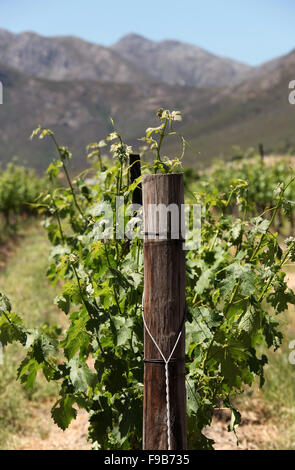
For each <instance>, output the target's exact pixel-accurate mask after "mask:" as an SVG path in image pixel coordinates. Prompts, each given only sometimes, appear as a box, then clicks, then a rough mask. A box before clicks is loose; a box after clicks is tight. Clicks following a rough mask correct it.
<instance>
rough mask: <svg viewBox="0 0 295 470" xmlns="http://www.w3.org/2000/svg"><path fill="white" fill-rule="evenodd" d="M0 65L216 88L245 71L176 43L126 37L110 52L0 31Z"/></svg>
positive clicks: (42, 73)
mask: <svg viewBox="0 0 295 470" xmlns="http://www.w3.org/2000/svg"><path fill="white" fill-rule="evenodd" d="M0 62H1V63H3V64H6V65H9V66H11V67H14V68H16V69H17V70H19V71H20V72H24V73H26V74H28V75H33V76H36V77H40V78H46V79H50V80H57V81H58V80H70V81H73V80H96V81H104V82H113V83H142V81H143V80H145V81H146V80H148V81H149V80H152V81H161V82H163V83H168V84H170V85H175V84H177V85H188V86H200V87H219V86H224V85H229V84H232V83H237V82H238V81H240V80H241V79H242V78H243V76H244V75H245V74H246V73H249V72H250V71H251V67H249V66H247V65H245V64H241V63H239V62H236V61H233V60H230V59H227V58H223V57H217V56H215V55H213V54H210V53H209V52H206V51H204V50H203V49H200V48H199V47H196V46H191V45H189V44H184V43H181V42H178V41H162V42H154V41H150V40H148V39H145V38H143V37H142V36H138V35H136V34H130V35H127V36H125V37H124V38H122V39H121V40H120V41H119V42H118V43H117V44H115V45H113V46H112V47H110V48H107V47H103V46H99V45H97V44H92V43H89V42H87V41H84V40H82V39H79V38H76V37H52V38H47V37H43V36H40V35H38V34H35V33H31V32H25V33H21V34H13V33H10V32H8V31H5V30H3V29H0Z"/></svg>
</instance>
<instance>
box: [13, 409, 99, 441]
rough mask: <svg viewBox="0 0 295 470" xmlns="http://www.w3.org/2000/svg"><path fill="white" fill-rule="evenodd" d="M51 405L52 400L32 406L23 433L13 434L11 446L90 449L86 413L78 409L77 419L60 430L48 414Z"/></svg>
mask: <svg viewBox="0 0 295 470" xmlns="http://www.w3.org/2000/svg"><path fill="white" fill-rule="evenodd" d="M52 405H53V402H51V403H48V402H47V403H43V404H42V405H41V406H38V407H34V408H32V410H31V417H30V423H28V427H27V429H26V432H25V434H23V435H19V436H15V437H14V439H13V441H12V442H11V445H12V447H13V448H14V449H17V450H90V449H91V444H89V443H88V442H87V429H88V415H87V413H86V412H83V411H80V410H79V411H78V416H77V419H76V420H74V421H72V423H71V425H70V427H69V428H68V429H67V430H66V431H62V430H61V429H59V428H58V426H56V424H54V422H53V420H52V418H51V416H50V409H51V406H52Z"/></svg>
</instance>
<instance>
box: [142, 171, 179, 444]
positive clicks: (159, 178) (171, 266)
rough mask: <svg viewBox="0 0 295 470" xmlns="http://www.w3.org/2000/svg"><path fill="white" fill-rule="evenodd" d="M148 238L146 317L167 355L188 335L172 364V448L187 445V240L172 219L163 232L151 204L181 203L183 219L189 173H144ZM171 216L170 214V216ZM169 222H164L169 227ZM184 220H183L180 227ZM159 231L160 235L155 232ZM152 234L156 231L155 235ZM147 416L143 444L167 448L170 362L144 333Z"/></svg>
mask: <svg viewBox="0 0 295 470" xmlns="http://www.w3.org/2000/svg"><path fill="white" fill-rule="evenodd" d="M142 189H143V207H144V221H145V224H144V226H145V240H144V316H145V321H146V324H147V326H148V328H149V330H150V332H151V334H152V335H153V337H154V339H155V340H156V342H157V344H158V345H159V347H160V348H161V350H162V352H163V354H164V356H165V358H166V359H167V358H168V357H169V355H170V353H171V351H172V349H173V346H174V344H175V341H176V339H177V335H178V333H179V330H180V328H181V326H182V336H181V338H180V341H179V343H178V346H177V348H176V350H175V352H174V354H173V357H172V360H171V362H170V364H169V382H170V386H169V391H170V415H171V419H170V423H171V450H181V449H186V446H187V437H186V391H185V329H184V321H183V319H184V314H185V252H184V250H183V242H184V241H183V240H182V238H181V236H180V235H179V239H178V240H177V239H171V217H172V216H170V219H169V217H168V230H167V232H168V235H167V236H166V237H163V234H162V233H161V235H160V236H159V235H158V234H157V233H159V232H161V227H163V220H160V221H159V219H157V222H156V224H155V210H154V209H153V210H151V212H150V213H149V211H148V207H149V205H150V204H164V205H165V206H166V207H167V206H169V205H170V204H176V205H177V207H178V208H179V220H180V218H181V213H182V212H181V204H183V203H184V194H183V192H184V191H183V175H182V174H170V175H164V174H157V175H145V176H143V188H142ZM166 219H167V216H166ZM165 222H166V221H164V225H165ZM180 227H181V223H180V224H179V230H180ZM155 231H156V234H155ZM148 234H154V237H155V238H154V239H149V238H148ZM144 354H145V365H144V417H143V448H144V449H145V450H167V449H168V442H167V407H166V405H167V402H166V381H165V364H164V362H163V360H162V358H161V355H160V353H159V351H158V350H157V348H156V347H155V345H154V343H153V341H152V340H151V338H150V336H149V334H148V332H147V331H146V330H145V333H144Z"/></svg>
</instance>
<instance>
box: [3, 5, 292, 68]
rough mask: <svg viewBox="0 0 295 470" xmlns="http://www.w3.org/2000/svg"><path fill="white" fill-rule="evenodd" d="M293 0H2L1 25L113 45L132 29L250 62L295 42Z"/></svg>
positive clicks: (282, 51)
mask: <svg viewBox="0 0 295 470" xmlns="http://www.w3.org/2000/svg"><path fill="white" fill-rule="evenodd" d="M294 22H295V1H294V0H178V1H175V0H170V1H167V0H146V1H143V0H108V1H105V0H42V1H41V2H39V1H37V0H1V1H0V27H2V28H5V29H8V30H10V31H13V32H21V31H28V30H30V31H35V32H38V33H40V34H43V35H45V36H53V35H76V36H79V37H81V38H84V39H87V40H89V41H92V42H96V43H98V44H103V45H109V44H112V43H114V42H115V41H117V40H118V39H119V38H120V37H121V36H123V35H125V34H128V33H130V32H135V33H138V34H142V35H143V36H146V37H148V38H150V39H154V40H161V39H168V38H169V39H178V40H181V41H185V42H188V43H191V44H196V45H198V46H200V47H203V48H204V49H207V50H209V51H211V52H213V53H215V54H218V55H223V56H227V57H231V58H233V59H236V60H240V61H243V62H246V63H249V64H252V65H258V64H260V63H261V62H264V61H266V60H269V59H272V58H274V57H276V56H279V55H282V54H285V53H287V52H289V51H290V50H292V49H294V48H295V28H294Z"/></svg>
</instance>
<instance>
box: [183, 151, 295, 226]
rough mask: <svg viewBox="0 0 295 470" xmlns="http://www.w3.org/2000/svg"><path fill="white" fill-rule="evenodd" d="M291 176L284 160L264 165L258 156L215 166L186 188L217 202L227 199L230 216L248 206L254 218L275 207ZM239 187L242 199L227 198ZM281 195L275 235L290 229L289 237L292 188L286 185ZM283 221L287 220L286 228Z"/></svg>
mask: <svg viewBox="0 0 295 470" xmlns="http://www.w3.org/2000/svg"><path fill="white" fill-rule="evenodd" d="M241 155H242V154H241ZM244 157H245V156H244ZM241 158H242V157H241ZM290 175H292V168H290V162H288V161H286V159H281V160H274V161H273V162H264V161H261V159H260V157H259V158H258V157H257V158H256V157H255V158H254V157H252V158H250V159H249V158H246V157H245V158H242V159H241V161H238V162H230V163H225V162H222V163H221V162H218V163H216V164H215V165H213V166H212V168H211V169H210V171H207V172H206V173H204V174H203V175H201V176H200V175H199V178H195V179H194V180H190V181H189V189H190V191H191V192H196V193H200V192H201V193H203V192H206V193H209V194H210V196H212V195H215V197H216V199H218V198H219V199H220V203H222V201H228V200H229V202H228V203H227V211H228V212H231V213H235V214H237V209H238V208H241V207H242V206H245V205H247V211H248V214H252V215H253V216H255V215H257V214H259V213H262V212H264V211H269V210H272V209H273V208H274V207H275V206H276V201H277V196H278V195H279V193H280V191H281V189H282V188H283V187H284V183H285V182H288V181H289V180H290ZM238 185H241V189H242V190H243V191H242V192H243V197H241V198H240V199H239V198H237V199H235V198H231V197H229V196H230V194H231V193H232V191H233V190H234V191H236V189H235V188H237V186H238ZM245 187H246V188H247V189H245ZM284 194H285V198H284V203H283V205H282V207H281V209H282V210H280V211H279V212H278V213H277V215H276V218H275V219H274V221H273V223H274V228H275V229H276V230H277V231H278V232H283V231H284V229H286V228H289V229H290V232H291V234H292V233H293V229H294V224H295V221H294V211H293V207H294V204H295V185H288V187H287V188H286V189H285V191H284ZM221 196H222V197H221ZM243 198H244V199H243ZM223 204H225V202H224V203H223ZM284 216H286V217H284ZM286 221H289V226H287V227H286V225H287V224H286Z"/></svg>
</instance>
